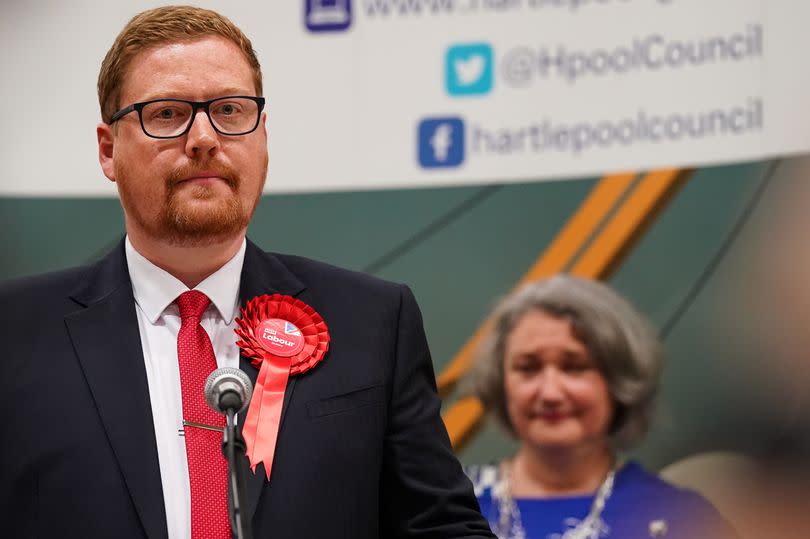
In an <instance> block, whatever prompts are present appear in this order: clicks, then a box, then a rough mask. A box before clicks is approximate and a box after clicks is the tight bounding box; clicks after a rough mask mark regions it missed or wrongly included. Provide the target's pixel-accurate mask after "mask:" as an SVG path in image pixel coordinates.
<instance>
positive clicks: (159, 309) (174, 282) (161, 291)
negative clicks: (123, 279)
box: [125, 236, 247, 324]
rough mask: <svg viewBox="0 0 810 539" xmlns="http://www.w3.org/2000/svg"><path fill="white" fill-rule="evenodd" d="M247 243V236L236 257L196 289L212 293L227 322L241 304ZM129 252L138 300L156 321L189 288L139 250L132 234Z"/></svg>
mask: <svg viewBox="0 0 810 539" xmlns="http://www.w3.org/2000/svg"><path fill="white" fill-rule="evenodd" d="M246 243H247V242H246V241H245V240H244V239H243V240H242V245H241V246H240V247H239V250H238V251H237V252H236V254H235V255H234V256H233V258H231V259H230V260H229V261H228V262H226V263H225V265H224V266H222V267H221V268H219V269H218V270H217V271H215V272H214V273H212V274H211V275H209V276H208V277H206V278H205V280H203V281H202V282H201V283H200V284H198V285H197V286H196V287H195V288H194V290H198V291H200V292H202V293H203V294H205V295H206V296H208V298H209V299H210V300H211V304H212V305H214V307H215V308H216V309H217V311H219V315H220V316H221V317H222V319H223V320H224V321H225V323H226V324H230V323H231V322H232V321H233V319H234V317H235V316H236V312H237V308H238V305H239V279H240V276H241V274H242V264H243V262H244V261H245V247H246ZM125 252H126V257H127V266H128V268H129V278H130V280H131V281H132V293H133V295H134V296H135V303H137V304H138V306H139V307H140V308H141V310H142V311H143V313H144V314H145V315H146V318H147V320H149V322H150V323H151V324H154V323H156V322H157V320H158V319H159V318H160V316H161V315H162V314H163V312H164V311H165V310H166V308H167V307H168V306H169V305H171V304H172V303H173V302H174V300H175V299H177V296H179V295H180V294H182V293H183V292H186V291H188V290H189V289H188V287H186V285H184V284H183V283H182V282H181V281H180V280H179V279H177V278H176V277H175V276H174V275H172V274H170V273H169V272H167V271H166V270H163V269H161V268H159V267H157V266H156V265H154V264H153V263H152V262H150V261H149V260H147V259H146V258H145V257H144V256H143V255H142V254H140V253H139V252H138V251H136V250H135V247H133V246H132V243H131V242H130V241H129V236H127V238H126V242H125Z"/></svg>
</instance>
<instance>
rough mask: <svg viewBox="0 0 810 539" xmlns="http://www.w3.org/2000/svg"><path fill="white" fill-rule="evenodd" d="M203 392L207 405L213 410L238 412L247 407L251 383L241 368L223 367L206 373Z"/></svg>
mask: <svg viewBox="0 0 810 539" xmlns="http://www.w3.org/2000/svg"><path fill="white" fill-rule="evenodd" d="M203 392H204V393H205V400H206V402H207V403H208V406H210V407H211V408H212V409H213V410H214V411H215V412H219V413H220V414H227V413H228V412H229V411H232V412H233V413H234V414H238V413H240V412H242V411H243V410H244V409H245V408H247V405H248V403H249V402H250V396H251V394H252V393H253V385H252V384H251V383H250V378H248V376H247V374H245V373H244V372H242V371H241V370H239V369H233V368H231V367H223V368H221V369H217V370H215V371H214V372H212V373H211V374H209V375H208V379H206V381H205V389H204V390H203Z"/></svg>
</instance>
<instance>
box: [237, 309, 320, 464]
mask: <svg viewBox="0 0 810 539" xmlns="http://www.w3.org/2000/svg"><path fill="white" fill-rule="evenodd" d="M241 314H242V316H241V318H237V319H236V325H237V328H236V329H235V331H236V334H237V335H238V336H239V337H240V340H239V341H237V342H236V345H237V346H239V348H241V349H242V353H243V354H244V356H245V357H248V358H250V360H251V363H252V364H253V366H254V367H257V368H258V369H259V376H258V378H257V379H256V384H255V386H254V388H253V397H252V398H251V399H250V406H249V407H248V412H247V415H246V416H245V420H244V426H243V427H242V435H243V436H244V438H245V443H246V445H247V456H248V458H249V459H250V466H251V468H252V469H253V471H254V473H255V471H256V466H257V465H258V463H259V462H262V463H264V469H265V472H266V474H267V479H270V470H271V468H272V465H273V456H274V454H275V449H276V440H277V439H278V429H279V423H280V420H281V407H282V404H283V403H284V392H285V390H286V388H287V380H288V378H289V377H290V376H294V375H296V374H301V373H304V372H306V371H308V370H310V369H311V368H313V367H314V366H315V365H317V364H318V363H320V362H321V361H322V360H323V358H324V356H325V355H326V351H327V350H328V349H329V330H328V328H327V327H326V323H325V322H324V321H323V318H321V316H320V315H319V314H318V313H317V312H316V311H315V309H313V308H312V307H310V306H309V305H307V304H306V303H304V302H303V301H300V300H297V299H295V298H293V297H291V296H285V295H282V294H273V295H263V296H258V297H255V298H253V299H252V300H250V301H248V302H247V303H246V304H245V306H244V307H243V308H242V309H241Z"/></svg>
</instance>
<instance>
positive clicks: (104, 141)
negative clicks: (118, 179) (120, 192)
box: [96, 122, 115, 182]
mask: <svg viewBox="0 0 810 539" xmlns="http://www.w3.org/2000/svg"><path fill="white" fill-rule="evenodd" d="M96 138H97V139H98V162H99V163H100V164H101V170H102V171H104V175H105V176H107V178H109V179H110V181H113V182H114V181H115V165H114V153H113V145H114V144H115V133H114V132H113V127H112V126H111V125H109V124H105V123H104V122H101V123H100V124H98V125H97V126H96Z"/></svg>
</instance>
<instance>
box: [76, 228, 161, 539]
mask: <svg viewBox="0 0 810 539" xmlns="http://www.w3.org/2000/svg"><path fill="white" fill-rule="evenodd" d="M71 297H72V298H73V299H74V301H76V302H78V303H79V304H80V305H82V306H84V307H85V308H84V309H82V310H80V311H77V312H75V313H72V314H70V315H68V316H67V317H66V318H65V324H66V325H67V328H68V332H69V333H70V338H71V340H72V341H73V345H74V348H75V350H76V354H77V356H78V359H79V363H80V364H81V368H82V369H83V371H84V375H85V377H86V379H87V384H88V385H89V386H90V391H91V393H92V395H93V399H94V400H95V403H96V407H97V409H98V413H99V416H100V418H101V422H102V424H103V425H104V429H105V430H106V433H107V437H108V440H109V442H110V445H111V446H112V449H113V452H114V454H115V456H116V458H117V459H118V463H119V465H120V467H121V473H122V474H123V476H124V480H125V482H126V485H127V488H128V489H129V492H130V495H131V497H132V501H133V504H134V505H135V509H136V510H137V513H138V516H139V517H140V519H141V523H142V524H143V527H144V530H145V531H146V535H147V536H148V537H150V538H152V539H157V538H164V537H167V535H168V532H167V528H166V512H165V506H164V503H163V490H162V486H161V480H160V467H159V464H158V457H157V443H156V441H155V432H154V422H153V419H152V408H151V404H150V400H149V387H148V383H147V380H146V370H145V367H144V360H143V352H142V347H141V339H140V333H139V331H138V320H137V316H136V312H135V300H134V298H133V295H132V285H131V284H130V281H129V273H128V271H127V267H126V258H125V254H124V247H123V242H121V244H120V245H119V246H118V247H117V248H116V250H115V251H114V252H113V253H111V254H110V255H109V256H107V257H106V258H105V259H103V260H102V261H101V262H99V263H98V264H97V265H96V266H94V267H93V268H92V270H91V272H90V274H89V275H88V276H87V278H86V279H85V281H84V283H83V284H82V286H81V287H80V288H79V289H78V290H76V291H75V292H74V294H72V295H71Z"/></svg>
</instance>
